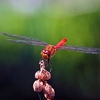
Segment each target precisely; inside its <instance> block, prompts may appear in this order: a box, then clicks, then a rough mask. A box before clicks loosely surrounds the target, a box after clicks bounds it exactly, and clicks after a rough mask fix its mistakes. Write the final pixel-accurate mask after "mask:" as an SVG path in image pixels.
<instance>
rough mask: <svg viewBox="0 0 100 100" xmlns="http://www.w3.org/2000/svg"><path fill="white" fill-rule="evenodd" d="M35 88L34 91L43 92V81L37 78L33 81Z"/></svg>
mask: <svg viewBox="0 0 100 100" xmlns="http://www.w3.org/2000/svg"><path fill="white" fill-rule="evenodd" d="M33 89H34V91H36V92H41V91H42V89H43V82H42V81H40V80H36V81H35V82H34V83H33Z"/></svg>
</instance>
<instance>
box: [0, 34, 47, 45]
mask: <svg viewBox="0 0 100 100" xmlns="http://www.w3.org/2000/svg"><path fill="white" fill-rule="evenodd" d="M0 34H3V35H5V36H8V37H13V38H17V39H18V40H14V39H8V40H9V41H10V42H17V43H23V44H30V45H37V46H46V45H48V44H47V43H46V42H43V41H40V40H38V39H36V38H30V37H25V36H18V35H15V34H8V33H0Z"/></svg>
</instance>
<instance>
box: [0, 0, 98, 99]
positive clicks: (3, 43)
mask: <svg viewBox="0 0 100 100" xmlns="http://www.w3.org/2000/svg"><path fill="white" fill-rule="evenodd" d="M0 32H6V33H12V34H17V35H23V36H28V37H33V38H38V39H39V40H42V41H45V42H47V43H50V44H54V45H55V44H56V43H57V42H59V41H60V40H61V39H62V38H64V37H66V38H68V41H67V45H74V46H87V47H97V48H100V0H88V1H87V0H25V1H24V0H5V1H3V0H1V1H0ZM8 38H10V37H6V36H3V35H0V100H9V99H10V100H39V98H38V95H37V93H36V92H34V91H33V89H32V84H33V82H34V81H35V80H36V79H35V78H34V74H35V72H36V71H38V70H39V64H38V63H39V59H40V58H41V55H40V52H41V50H42V49H43V47H38V46H31V45H25V44H18V43H11V42H9V41H7V39H8ZM51 60H52V66H53V70H52V78H51V80H50V81H48V83H49V84H51V85H52V87H53V88H54V89H55V92H56V96H55V98H54V100H77V99H79V100H100V55H92V54H85V53H79V52H73V51H64V50H59V51H58V52H57V53H56V55H55V56H54V57H53V58H52V59H51Z"/></svg>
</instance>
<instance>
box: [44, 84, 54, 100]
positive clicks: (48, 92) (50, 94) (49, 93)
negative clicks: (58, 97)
mask: <svg viewBox="0 0 100 100" xmlns="http://www.w3.org/2000/svg"><path fill="white" fill-rule="evenodd" d="M43 91H44V96H45V98H46V99H47V100H51V99H53V98H54V96H55V91H54V89H53V88H52V86H51V85H49V84H48V83H45V86H44V88H43Z"/></svg>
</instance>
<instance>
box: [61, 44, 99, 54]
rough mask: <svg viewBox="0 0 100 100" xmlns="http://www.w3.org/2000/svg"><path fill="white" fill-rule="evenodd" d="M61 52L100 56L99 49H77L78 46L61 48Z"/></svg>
mask: <svg viewBox="0 0 100 100" xmlns="http://www.w3.org/2000/svg"><path fill="white" fill-rule="evenodd" d="M60 49H62V50H73V51H77V52H83V53H90V54H100V49H99V48H89V47H80V46H79V47H78V46H63V47H61V48H60Z"/></svg>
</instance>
